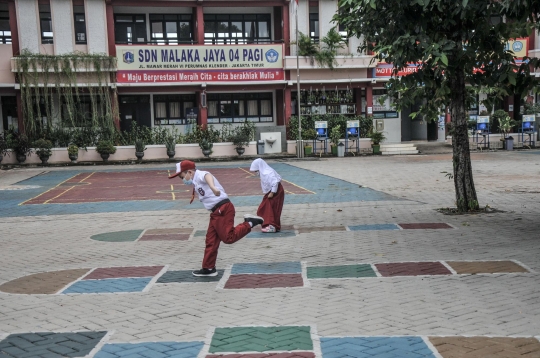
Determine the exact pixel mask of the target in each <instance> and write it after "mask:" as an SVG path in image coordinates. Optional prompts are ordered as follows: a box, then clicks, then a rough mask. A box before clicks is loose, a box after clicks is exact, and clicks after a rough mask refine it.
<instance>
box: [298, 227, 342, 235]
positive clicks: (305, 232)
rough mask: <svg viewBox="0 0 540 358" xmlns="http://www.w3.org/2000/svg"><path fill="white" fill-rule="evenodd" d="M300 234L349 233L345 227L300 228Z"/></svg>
mask: <svg viewBox="0 0 540 358" xmlns="http://www.w3.org/2000/svg"><path fill="white" fill-rule="evenodd" d="M297 230H298V233H299V234H308V233H312V232H326V231H347V229H346V228H345V226H307V227H299V228H298V229H297Z"/></svg>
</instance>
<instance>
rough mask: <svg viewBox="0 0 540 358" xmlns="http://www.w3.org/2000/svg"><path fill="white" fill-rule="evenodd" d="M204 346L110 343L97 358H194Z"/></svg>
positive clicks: (189, 344)
mask: <svg viewBox="0 0 540 358" xmlns="http://www.w3.org/2000/svg"><path fill="white" fill-rule="evenodd" d="M203 345H204V342H144V343H132V344H131V343H110V344H105V345H104V346H103V348H101V350H100V351H99V352H98V353H97V354H96V355H95V358H130V357H133V358H135V357H137V358H139V357H148V358H172V357H174V358H194V357H197V355H198V354H199V352H200V351H201V349H202V347H203Z"/></svg>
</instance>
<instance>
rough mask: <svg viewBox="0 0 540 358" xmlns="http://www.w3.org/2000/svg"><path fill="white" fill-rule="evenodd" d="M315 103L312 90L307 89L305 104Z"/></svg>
mask: <svg viewBox="0 0 540 358" xmlns="http://www.w3.org/2000/svg"><path fill="white" fill-rule="evenodd" d="M312 103H315V95H314V94H313V91H311V90H310V91H309V94H308V96H307V104H312Z"/></svg>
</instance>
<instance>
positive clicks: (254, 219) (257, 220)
mask: <svg viewBox="0 0 540 358" xmlns="http://www.w3.org/2000/svg"><path fill="white" fill-rule="evenodd" d="M244 221H245V222H248V223H251V225H252V226H251V227H255V226H257V225H262V224H263V222H264V219H263V218H261V217H260V216H257V215H251V214H246V215H244Z"/></svg>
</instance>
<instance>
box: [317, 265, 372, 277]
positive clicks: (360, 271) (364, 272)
mask: <svg viewBox="0 0 540 358" xmlns="http://www.w3.org/2000/svg"><path fill="white" fill-rule="evenodd" d="M307 277H308V278H354V277H377V275H376V274H375V271H373V269H372V268H371V265H368V264H362V265H343V266H314V267H308V268H307Z"/></svg>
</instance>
